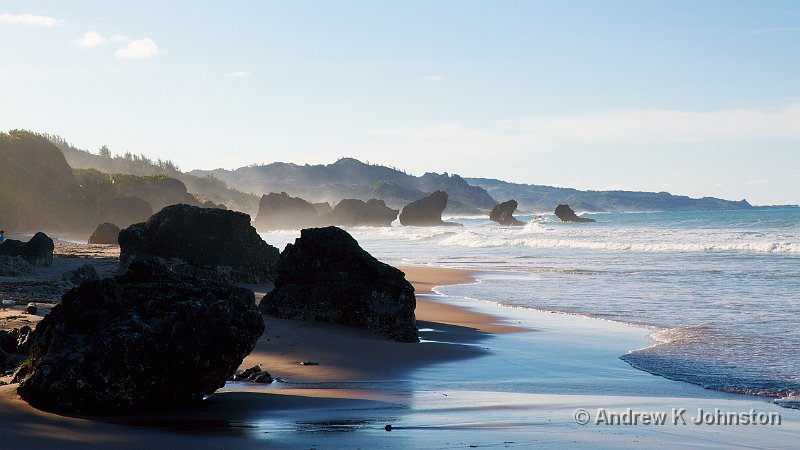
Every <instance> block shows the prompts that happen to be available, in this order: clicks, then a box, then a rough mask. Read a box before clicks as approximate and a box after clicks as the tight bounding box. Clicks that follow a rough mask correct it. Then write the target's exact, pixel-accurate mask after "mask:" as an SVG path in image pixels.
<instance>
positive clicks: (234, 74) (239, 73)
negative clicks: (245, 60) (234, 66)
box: [228, 70, 253, 78]
mask: <svg viewBox="0 0 800 450" xmlns="http://www.w3.org/2000/svg"><path fill="white" fill-rule="evenodd" d="M252 75H253V74H252V73H251V72H248V71H246V70H235V71H233V72H231V73H229V74H228V76H229V77H234V78H244V77H249V76H252Z"/></svg>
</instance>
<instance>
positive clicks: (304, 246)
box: [259, 227, 419, 342]
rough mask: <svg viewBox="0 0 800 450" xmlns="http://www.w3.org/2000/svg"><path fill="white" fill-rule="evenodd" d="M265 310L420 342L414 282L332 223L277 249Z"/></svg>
mask: <svg viewBox="0 0 800 450" xmlns="http://www.w3.org/2000/svg"><path fill="white" fill-rule="evenodd" d="M259 307H260V309H261V311H263V312H264V313H267V314H270V315H273V316H276V317H280V318H284V319H300V320H316V321H321V322H332V323H342V324H346V325H351V326H355V327H360V328H366V329H370V330H374V331H376V332H377V333H380V334H382V335H383V336H386V337H387V338H389V339H393V340H396V341H400V342H418V341H419V338H418V336H417V325H416V319H415V316H414V308H415V307H416V298H415V297H414V287H413V286H411V283H409V282H408V281H406V279H405V274H404V273H403V272H401V271H400V270H398V269H396V268H394V267H392V266H389V265H387V264H384V263H382V262H380V261H378V260H377V259H375V258H374V257H373V256H372V255H370V254H369V253H367V252H366V251H364V250H363V249H362V248H361V247H360V246H359V245H358V242H356V240H355V239H353V237H352V236H350V235H349V234H348V233H347V232H346V231H344V230H342V229H340V228H336V227H325V228H310V229H305V230H302V231H301V232H300V237H299V238H297V239H296V240H295V242H294V244H289V245H287V246H286V249H285V250H284V251H283V253H282V254H281V258H280V263H279V265H278V276H277V278H276V279H275V289H273V290H272V291H271V292H269V293H268V294H267V295H266V296H265V297H264V298H263V300H261V304H260V306H259Z"/></svg>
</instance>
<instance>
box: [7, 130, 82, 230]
mask: <svg viewBox="0 0 800 450" xmlns="http://www.w3.org/2000/svg"><path fill="white" fill-rule="evenodd" d="M91 216H92V205H91V202H90V201H89V200H87V198H86V196H85V195H84V193H83V192H82V190H81V188H80V186H79V185H78V183H77V181H76V180H75V177H74V176H73V174H72V170H71V169H70V167H69V165H68V164H67V161H66V160H65V159H64V155H62V154H61V152H59V151H58V149H57V148H56V147H54V146H53V145H52V144H51V143H50V142H49V141H48V140H47V139H45V138H44V137H42V136H40V135H37V134H34V133H30V132H28V131H23V130H12V131H9V132H8V133H2V132H0V229H5V230H6V231H7V232H16V231H39V230H54V229H58V230H64V229H69V230H74V229H84V228H87V227H89V226H90V225H93V224H92V223H91V219H90V218H91Z"/></svg>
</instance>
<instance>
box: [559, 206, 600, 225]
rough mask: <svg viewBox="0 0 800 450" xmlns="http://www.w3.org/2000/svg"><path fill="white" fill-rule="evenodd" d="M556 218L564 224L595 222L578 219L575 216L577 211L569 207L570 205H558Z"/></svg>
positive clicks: (583, 218)
mask: <svg viewBox="0 0 800 450" xmlns="http://www.w3.org/2000/svg"><path fill="white" fill-rule="evenodd" d="M555 214H556V216H558V218H559V219H561V221H562V222H595V220H594V219H587V218H585V217H578V216H577V215H575V211H573V210H572V208H570V207H569V205H558V206H556V211H555Z"/></svg>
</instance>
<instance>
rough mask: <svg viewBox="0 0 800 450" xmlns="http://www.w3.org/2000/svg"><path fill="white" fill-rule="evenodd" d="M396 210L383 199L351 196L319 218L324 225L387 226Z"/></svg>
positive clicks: (390, 223) (395, 215) (395, 216)
mask: <svg viewBox="0 0 800 450" xmlns="http://www.w3.org/2000/svg"><path fill="white" fill-rule="evenodd" d="M397 213H398V211H397V210H396V209H392V208H389V207H388V206H386V203H384V202H383V200H377V199H374V198H373V199H371V200H368V201H366V202H365V201H363V200H356V199H352V198H348V199H344V200H342V201H340V202H339V203H337V204H336V206H335V207H334V208H333V211H331V213H330V214H327V215H325V216H323V217H321V218H320V221H322V222H324V223H325V224H326V225H340V226H346V227H357V226H368V227H389V226H392V222H393V221H394V219H396V218H397Z"/></svg>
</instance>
